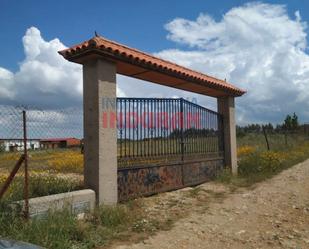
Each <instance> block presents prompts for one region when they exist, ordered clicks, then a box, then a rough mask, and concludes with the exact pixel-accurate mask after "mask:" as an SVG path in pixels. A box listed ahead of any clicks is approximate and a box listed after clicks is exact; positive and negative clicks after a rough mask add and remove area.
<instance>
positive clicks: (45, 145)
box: [40, 138, 81, 149]
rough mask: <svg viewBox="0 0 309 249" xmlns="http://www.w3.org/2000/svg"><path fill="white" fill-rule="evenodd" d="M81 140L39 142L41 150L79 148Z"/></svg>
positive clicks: (63, 139)
mask: <svg viewBox="0 0 309 249" xmlns="http://www.w3.org/2000/svg"><path fill="white" fill-rule="evenodd" d="M80 145H81V140H80V139H78V138H48V139H41V140H40V147H41V149H57V148H71V147H79V146H80Z"/></svg>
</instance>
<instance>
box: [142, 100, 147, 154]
mask: <svg viewBox="0 0 309 249" xmlns="http://www.w3.org/2000/svg"><path fill="white" fill-rule="evenodd" d="M143 105H144V113H143V126H144V129H143V130H144V132H143V144H144V151H143V156H146V129H147V128H146V116H145V115H146V102H145V100H143Z"/></svg>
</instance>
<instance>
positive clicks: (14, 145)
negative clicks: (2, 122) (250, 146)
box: [0, 139, 40, 151]
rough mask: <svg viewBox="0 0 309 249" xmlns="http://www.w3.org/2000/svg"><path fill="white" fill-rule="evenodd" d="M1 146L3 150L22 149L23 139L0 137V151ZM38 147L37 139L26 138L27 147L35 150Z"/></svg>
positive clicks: (38, 141)
mask: <svg viewBox="0 0 309 249" xmlns="http://www.w3.org/2000/svg"><path fill="white" fill-rule="evenodd" d="M1 148H3V149H2V150H4V151H23V150H24V141H23V140H21V139H0V151H1ZM39 148H40V140H39V139H29V140H27V149H28V150H36V149H39Z"/></svg>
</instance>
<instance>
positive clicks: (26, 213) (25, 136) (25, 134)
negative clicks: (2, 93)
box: [23, 111, 29, 219]
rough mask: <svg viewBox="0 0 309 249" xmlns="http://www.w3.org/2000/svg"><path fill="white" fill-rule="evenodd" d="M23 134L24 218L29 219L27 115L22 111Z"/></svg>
mask: <svg viewBox="0 0 309 249" xmlns="http://www.w3.org/2000/svg"><path fill="white" fill-rule="evenodd" d="M23 132H24V141H23V142H24V155H25V160H24V164H25V186H24V199H25V210H24V215H25V218H26V219H28V218H29V182H28V180H29V179H28V178H29V175H28V174H29V172H28V150H27V114H26V111H23Z"/></svg>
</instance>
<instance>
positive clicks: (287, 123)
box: [283, 112, 299, 131]
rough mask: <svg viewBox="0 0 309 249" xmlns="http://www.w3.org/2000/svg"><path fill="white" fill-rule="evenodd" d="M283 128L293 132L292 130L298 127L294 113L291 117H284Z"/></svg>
mask: <svg viewBox="0 0 309 249" xmlns="http://www.w3.org/2000/svg"><path fill="white" fill-rule="evenodd" d="M283 126H284V128H285V129H286V130H288V131H293V130H296V129H297V128H298V126H299V124H298V117H297V115H296V113H295V112H294V113H293V116H291V115H287V116H286V118H285V120H284V124H283Z"/></svg>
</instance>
